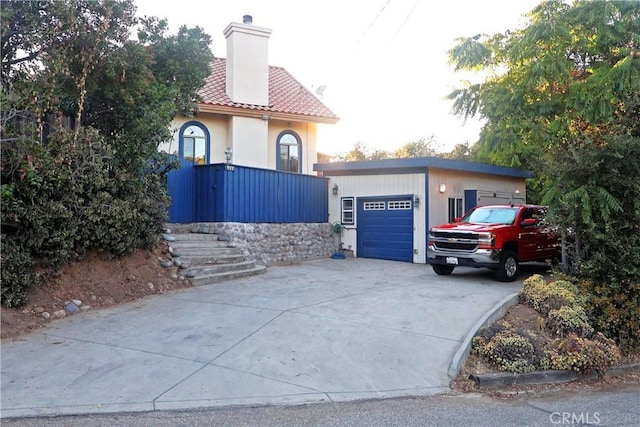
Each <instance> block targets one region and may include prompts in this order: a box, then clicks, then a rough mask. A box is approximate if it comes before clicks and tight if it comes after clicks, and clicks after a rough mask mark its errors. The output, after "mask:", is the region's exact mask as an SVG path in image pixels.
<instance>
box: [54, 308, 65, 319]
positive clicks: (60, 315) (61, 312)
mask: <svg viewBox="0 0 640 427" xmlns="http://www.w3.org/2000/svg"><path fill="white" fill-rule="evenodd" d="M53 317H55V318H56V319H62V318H63V317H67V312H66V311H64V310H58V311H54V312H53Z"/></svg>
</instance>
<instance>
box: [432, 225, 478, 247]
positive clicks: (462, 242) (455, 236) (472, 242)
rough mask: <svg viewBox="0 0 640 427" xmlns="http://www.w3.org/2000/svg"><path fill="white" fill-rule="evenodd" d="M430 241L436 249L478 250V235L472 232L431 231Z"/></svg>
mask: <svg viewBox="0 0 640 427" xmlns="http://www.w3.org/2000/svg"><path fill="white" fill-rule="evenodd" d="M430 240H431V241H433V243H434V245H435V247H436V248H437V249H443V250H450V251H460V252H475V250H476V249H478V234H477V233H473V232H466V233H461V232H452V231H451V232H450V231H442V230H440V231H438V230H436V231H432V232H431V239H430Z"/></svg>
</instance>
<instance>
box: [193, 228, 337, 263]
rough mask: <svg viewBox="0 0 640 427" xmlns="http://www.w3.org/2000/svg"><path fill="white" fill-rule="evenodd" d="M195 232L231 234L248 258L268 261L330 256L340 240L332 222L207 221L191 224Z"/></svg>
mask: <svg viewBox="0 0 640 427" xmlns="http://www.w3.org/2000/svg"><path fill="white" fill-rule="evenodd" d="M191 232H192V233H208V234H217V235H219V236H222V237H228V238H229V240H230V242H231V243H232V244H233V245H234V246H236V247H238V248H241V249H243V250H244V254H245V256H246V257H247V258H250V259H253V260H255V261H256V262H258V263H260V264H264V265H269V264H277V263H282V262H294V261H304V260H308V259H318V258H326V257H329V256H331V255H332V254H333V253H334V252H335V250H336V246H337V242H338V241H337V237H336V235H335V234H334V233H333V232H332V231H331V224H329V223H313V224H307V223H293V224H268V223H260V224H247V223H240V222H204V223H194V224H191Z"/></svg>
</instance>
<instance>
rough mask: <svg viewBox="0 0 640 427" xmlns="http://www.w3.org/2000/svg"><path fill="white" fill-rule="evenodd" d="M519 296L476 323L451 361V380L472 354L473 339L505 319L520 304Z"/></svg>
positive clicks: (499, 305) (510, 299) (513, 295)
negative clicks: (509, 311)
mask: <svg viewBox="0 0 640 427" xmlns="http://www.w3.org/2000/svg"><path fill="white" fill-rule="evenodd" d="M518 294H519V293H515V294H511V295H508V296H507V297H505V298H504V299H503V300H502V301H500V302H499V303H497V304H496V305H494V306H493V308H491V310H489V311H488V312H487V313H485V315H484V316H482V317H481V318H480V320H478V321H477V322H476V323H475V325H473V327H472V328H471V330H470V331H469V333H468V334H467V336H466V337H465V338H464V340H462V344H461V345H460V347H459V348H458V351H457V352H456V354H454V356H453V359H452V360H451V364H450V365H449V371H448V372H447V374H448V375H449V379H450V380H453V379H454V378H455V377H456V376H457V375H458V372H460V368H461V367H462V365H464V363H465V362H466V361H467V358H468V357H469V353H470V352H471V343H472V341H473V337H474V336H476V334H477V333H478V331H479V330H480V329H482V328H485V327H487V326H489V325H491V324H492V323H494V322H495V321H496V320H498V319H500V318H501V317H503V316H504V315H505V313H506V312H507V310H508V309H509V308H511V307H513V306H514V305H516V304H517V303H518ZM511 376H513V375H511Z"/></svg>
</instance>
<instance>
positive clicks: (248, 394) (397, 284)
mask: <svg viewBox="0 0 640 427" xmlns="http://www.w3.org/2000/svg"><path fill="white" fill-rule="evenodd" d="M521 284H522V282H521V281H518V282H515V283H510V284H507V283H501V282H497V281H494V280H493V278H492V276H491V274H490V273H489V272H488V271H484V270H475V269H463V268H460V269H459V270H456V272H454V274H453V275H451V276H446V277H443V276H436V275H435V274H434V273H433V271H432V269H431V268H430V267H429V266H425V265H420V264H408V263H401V262H392V261H380V260H371V259H346V260H333V259H326V260H314V261H308V262H304V263H302V264H296V265H288V266H274V267H269V269H268V270H267V272H266V273H265V274H263V275H260V276H255V277H251V278H245V279H239V280H235V281H231V282H224V283H221V284H216V285H210V286H202V287H196V288H191V289H186V290H179V291H174V292H171V293H168V294H164V295H158V296H151V297H148V298H145V299H143V300H140V301H137V302H133V303H129V304H125V305H121V306H117V307H113V308H108V309H102V310H97V311H93V312H91V311H90V312H84V313H81V314H78V315H75V316H72V317H68V318H66V319H63V320H59V321H56V322H53V323H52V324H51V325H50V326H49V327H47V328H46V329H43V330H40V331H37V332H35V333H32V334H30V335H27V336H24V337H22V338H21V339H19V340H17V341H5V342H3V343H2V353H1V356H2V362H1V366H2V378H1V386H2V388H1V391H2V397H1V406H0V410H1V412H0V415H1V416H2V417H3V418H4V417H17V416H26V415H42V414H81V413H100V412H121V411H152V410H167V409H187V408H198V407H210V406H227V405H262V404H293V403H304V402H322V401H327V402H329V401H345V400H355V399H363V398H380V397H396V396H425V395H433V394H437V393H441V392H445V391H447V390H449V381H450V378H449V376H448V375H447V371H448V369H449V365H450V364H451V361H452V358H453V357H454V354H455V353H456V351H457V350H458V349H459V348H460V346H461V343H462V342H463V340H464V339H465V337H466V336H467V335H468V334H469V332H470V331H471V329H473V328H474V325H475V324H476V323H477V322H478V320H479V319H481V318H482V317H483V315H485V313H487V312H488V311H490V310H491V309H492V308H493V307H494V306H496V304H497V303H499V302H500V301H502V300H504V299H505V297H507V296H508V295H511V294H513V293H516V292H518V291H519V289H520V287H521Z"/></svg>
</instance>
